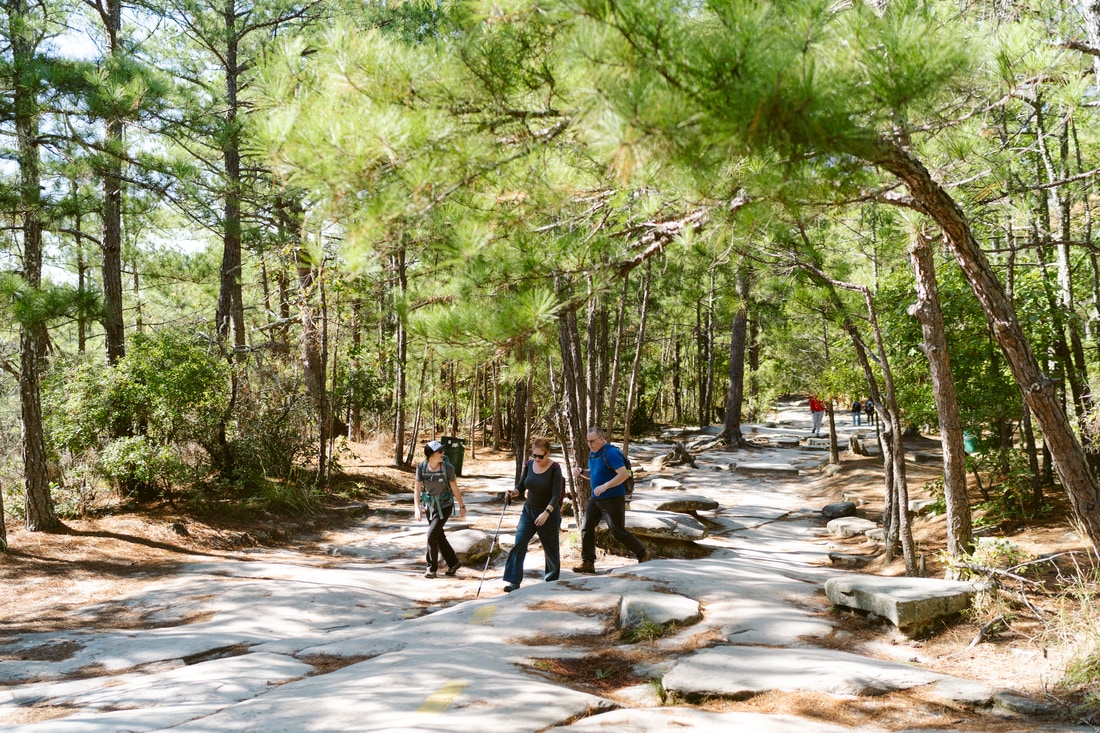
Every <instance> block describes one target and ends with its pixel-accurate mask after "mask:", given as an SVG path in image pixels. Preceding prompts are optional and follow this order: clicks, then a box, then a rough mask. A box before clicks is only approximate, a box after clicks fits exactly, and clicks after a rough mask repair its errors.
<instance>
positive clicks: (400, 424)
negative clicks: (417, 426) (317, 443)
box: [390, 245, 416, 466]
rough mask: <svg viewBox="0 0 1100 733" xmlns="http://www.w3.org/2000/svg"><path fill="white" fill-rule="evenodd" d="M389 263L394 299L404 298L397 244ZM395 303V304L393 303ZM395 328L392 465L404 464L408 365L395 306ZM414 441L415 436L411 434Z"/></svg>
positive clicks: (401, 250) (405, 286)
mask: <svg viewBox="0 0 1100 733" xmlns="http://www.w3.org/2000/svg"><path fill="white" fill-rule="evenodd" d="M390 263H391V265H392V267H393V271H394V299H395V300H398V301H400V300H404V299H405V291H406V290H407V289H408V279H407V273H406V272H405V248H404V246H403V245H402V246H399V247H398V249H397V252H395V253H394V255H393V256H392V258H391V260H390ZM395 305H396V304H395ZM394 312H395V313H397V316H396V321H397V324H396V328H395V330H394V342H395V346H396V349H395V350H396V354H395V355H394V367H393V368H394V387H393V407H394V410H393V465H395V466H401V465H404V453H405V373H406V370H407V367H408V363H407V357H408V337H407V335H406V333H405V317H404V316H403V315H401V313H400V310H399V309H397V308H395V309H394ZM412 440H413V443H414V444H415V443H416V436H415V435H414V436H413V439H412Z"/></svg>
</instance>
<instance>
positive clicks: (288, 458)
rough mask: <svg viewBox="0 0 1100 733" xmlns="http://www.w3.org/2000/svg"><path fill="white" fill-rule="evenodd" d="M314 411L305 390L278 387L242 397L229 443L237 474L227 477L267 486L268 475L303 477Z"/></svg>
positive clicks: (309, 445) (308, 451)
mask: <svg viewBox="0 0 1100 733" xmlns="http://www.w3.org/2000/svg"><path fill="white" fill-rule="evenodd" d="M312 412H313V409H312V405H311V402H310V400H309V399H308V397H307V396H306V395H305V394H302V393H286V392H283V391H281V390H279V389H277V388H272V389H270V390H269V391H267V392H264V393H257V394H255V395H253V396H244V397H241V398H239V399H238V405H237V411H236V418H237V420H236V431H235V432H234V434H233V435H232V437H231V438H230V440H229V441H228V447H227V450H228V451H229V460H228V464H229V465H231V466H233V472H234V475H233V476H228V477H224V478H229V479H232V480H234V481H236V482H239V483H243V484H245V485H251V486H257V487H261V488H264V487H267V486H268V482H267V477H275V478H278V479H282V480H290V479H294V478H297V479H298V480H299V481H301V480H303V479H304V477H303V476H300V475H297V471H298V469H299V467H300V466H301V465H302V462H303V459H304V458H305V457H306V456H308V455H309V453H310V450H311V449H312V448H313V446H312V444H311V442H310V429H309V425H310V422H311V419H312Z"/></svg>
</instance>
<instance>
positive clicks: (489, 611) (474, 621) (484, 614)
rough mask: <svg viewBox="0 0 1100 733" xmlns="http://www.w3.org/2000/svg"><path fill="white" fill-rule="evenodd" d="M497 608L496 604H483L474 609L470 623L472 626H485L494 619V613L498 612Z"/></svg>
mask: <svg viewBox="0 0 1100 733" xmlns="http://www.w3.org/2000/svg"><path fill="white" fill-rule="evenodd" d="M496 610H497V607H496V606H482V607H481V608H479V609H477V610H476V611H474V614H473V615H472V616H470V620H469V622H468V623H469V624H470V625H471V626H484V625H485V624H487V623H489V622H490V621H492V620H493V614H494V613H496Z"/></svg>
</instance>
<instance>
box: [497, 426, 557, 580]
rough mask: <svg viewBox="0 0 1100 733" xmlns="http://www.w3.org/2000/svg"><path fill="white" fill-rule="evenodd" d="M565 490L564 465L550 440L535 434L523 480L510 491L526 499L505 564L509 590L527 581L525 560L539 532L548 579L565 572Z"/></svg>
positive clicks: (513, 494) (525, 465) (505, 575)
mask: <svg viewBox="0 0 1100 733" xmlns="http://www.w3.org/2000/svg"><path fill="white" fill-rule="evenodd" d="M564 490H565V477H564V476H563V475H562V472H561V466H559V465H558V464H557V462H555V461H552V460H550V441H549V440H547V439H546V438H535V439H533V440H532V441H531V460H529V461H527V463H525V464H524V466H523V473H522V474H520V477H519V483H517V484H516V488H515V489H513V490H512V491H509V492H508V498H509V499H511V498H512V497H514V496H518V497H519V498H521V499H523V498H524V495H526V499H525V500H524V502H523V511H522V512H521V513H520V515H519V523H518V524H516V543H515V544H514V545H513V546H512V550H511V552H509V553H508V560H507V562H505V564H504V582H505V583H507V584H508V585H506V586H504V592H505V593H511V592H512V591H514V590H517V589H518V588H519V586H520V584H522V583H523V561H524V560H525V559H526V558H527V545H528V543H530V542H531V538H532V537H533V536H534V535H535V533H536V532H537V533H538V536H539V542H540V543H542V552H543V555H544V556H545V566H546V567H545V571H544V573H543V576H542V579H543V580H545V581H546V582H550V581H552V580H557V579H558V575H559V574H560V573H561V554H560V551H559V549H558V533H559V532H560V531H561V498H562V495H563V494H564Z"/></svg>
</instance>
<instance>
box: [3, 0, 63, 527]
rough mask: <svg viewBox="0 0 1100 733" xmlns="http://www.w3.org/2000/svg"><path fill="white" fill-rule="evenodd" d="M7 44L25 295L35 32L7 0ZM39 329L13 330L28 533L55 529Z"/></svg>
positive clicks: (32, 220) (32, 271)
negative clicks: (15, 332)
mask: <svg viewBox="0 0 1100 733" xmlns="http://www.w3.org/2000/svg"><path fill="white" fill-rule="evenodd" d="M7 10H8V31H9V32H8V39H9V42H10V44H11V54H12V58H11V74H12V82H13V84H12V86H13V92H14V93H13V97H12V102H13V105H12V112H13V114H14V118H15V135H16V144H17V148H18V150H17V157H18V164H19V210H20V214H21V216H22V226H21V227H20V229H21V234H22V236H23V280H24V281H25V282H26V284H27V286H28V287H29V288H30V289H31V290H34V291H36V290H38V289H39V288H40V287H41V286H42V191H41V188H40V186H41V174H40V165H41V164H40V162H39V149H38V99H37V97H36V94H35V90H36V89H37V88H38V85H39V80H38V77H37V73H38V72H37V69H36V65H37V60H36V59H35V48H36V40H35V31H34V29H33V28H30V27H28V24H27V20H28V19H29V18H30V11H29V8H28V7H27V3H26V0H9V2H8V6H7ZM42 337H43V326H42V324H41V323H39V322H37V319H36V318H34V316H33V315H32V316H31V318H30V319H28V322H26V323H20V324H19V405H20V411H21V414H22V418H23V424H22V448H23V473H24V476H23V485H24V488H25V490H26V493H25V497H24V498H25V501H24V506H25V509H26V514H25V518H24V526H25V527H26V528H27V529H28V530H30V531H32V532H41V531H46V530H51V529H53V528H55V527H56V526H57V525H58V520H57V516H56V515H55V513H54V504H53V497H52V496H51V494H50V482H49V476H48V472H47V465H46V440H45V434H44V431H43V426H42V400H41V393H40V388H39V376H40V371H41V364H40V360H41V356H42V347H43V345H44V344H43V342H42Z"/></svg>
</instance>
